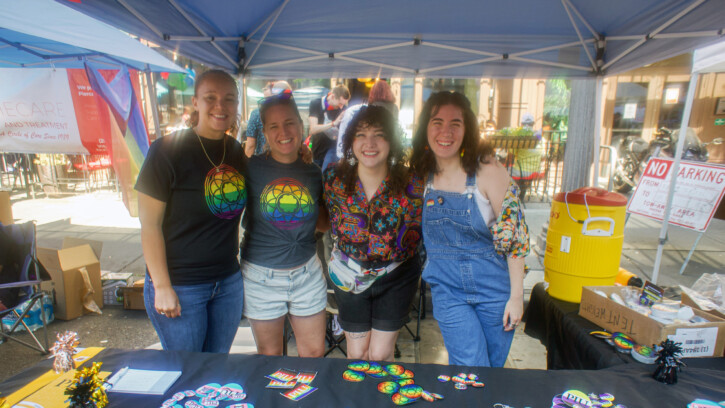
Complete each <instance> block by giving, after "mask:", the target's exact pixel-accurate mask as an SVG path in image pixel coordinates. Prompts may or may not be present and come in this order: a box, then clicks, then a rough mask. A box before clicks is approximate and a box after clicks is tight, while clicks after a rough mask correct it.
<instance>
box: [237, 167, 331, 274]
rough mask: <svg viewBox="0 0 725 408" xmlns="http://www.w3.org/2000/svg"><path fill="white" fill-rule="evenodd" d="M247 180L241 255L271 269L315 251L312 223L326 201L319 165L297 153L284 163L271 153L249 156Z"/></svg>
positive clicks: (296, 263)
mask: <svg viewBox="0 0 725 408" xmlns="http://www.w3.org/2000/svg"><path fill="white" fill-rule="evenodd" d="M247 180H248V183H247V186H248V187H247V188H248V191H249V205H248V206H247V211H246V212H245V213H244V225H245V231H244V232H245V237H244V250H243V251H242V258H243V259H244V260H245V261H248V262H251V263H253V264H255V265H260V266H264V267H267V268H275V269H285V268H294V267H296V266H300V265H303V264H305V262H307V261H308V260H309V259H310V258H312V256H313V255H314V254H315V250H316V245H315V227H316V226H317V216H318V214H319V207H320V205H321V204H323V203H324V201H322V174H321V173H320V168H319V167H317V166H316V165H315V164H311V163H310V164H305V163H303V162H302V160H301V159H297V161H296V162H294V163H290V164H285V163H280V162H278V161H276V160H274V159H273V158H272V157H271V155H270V156H268V155H259V156H252V158H250V159H249V168H248V178H247Z"/></svg>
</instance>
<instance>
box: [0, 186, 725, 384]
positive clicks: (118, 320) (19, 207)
mask: <svg viewBox="0 0 725 408" xmlns="http://www.w3.org/2000/svg"><path fill="white" fill-rule="evenodd" d="M13 200H14V204H13V212H14V218H15V220H16V222H24V221H28V220H36V221H37V230H38V245H39V246H45V247H55V248H59V247H60V245H61V242H62V240H63V238H64V237H66V236H72V237H77V238H87V239H93V240H98V241H102V242H103V244H104V246H103V253H102V256H101V268H102V269H103V270H109V271H114V272H132V273H134V274H135V275H137V276H138V277H142V276H143V273H144V263H143V257H142V254H141V244H140V236H139V223H138V219H136V218H132V217H130V216H128V213H127V211H126V210H125V208H124V207H123V204H122V202H121V200H120V197H119V196H118V194H116V193H113V192H107V191H104V192H96V193H92V194H85V195H76V196H69V197H65V198H54V199H44V198H41V199H35V200H28V199H25V198H24V196H22V195H15V196H13ZM549 207H550V204H549V203H547V202H543V203H527V208H526V210H525V213H526V217H527V221H528V224H529V226H530V230H531V234H532V238H533V239H532V242H535V237H536V235H538V234H539V233H540V232H541V230H542V226H543V225H544V224H545V223H546V222H547V221H548V218H549ZM659 229H660V226H659V224H658V223H656V222H653V221H650V220H647V219H644V218H642V217H637V216H633V217H632V218H631V219H630V220H629V221H628V223H627V226H626V229H625V244H624V249H623V255H622V266H623V267H625V268H627V269H629V270H631V271H633V272H635V273H637V274H639V275H640V276H643V277H650V276H651V272H652V271H651V270H652V264H653V262H654V254H655V253H656V249H657V236H658V234H659ZM672 231H673V232H672V233H671V234H670V238H671V240H670V242H669V243H668V244H667V246H666V248H665V249H666V250H665V256H664V257H663V262H662V269H661V272H660V283H662V284H665V285H676V284H679V283H683V284H690V283H692V282H693V281H694V280H695V279H697V277H699V276H700V275H701V274H702V273H704V272H709V273H711V272H720V271H721V270H722V269H723V265H725V258H724V256H725V255H723V252H722V248H724V247H725V221H719V220H714V221H713V224H712V225H711V226H710V229H709V230H708V232H707V233H706V234H705V236H704V237H703V239H702V241H701V242H700V245H699V246H698V250H697V251H696V252H695V255H694V256H693V260H692V261H691V262H690V265H689V266H688V268H687V270H686V271H685V274H684V275H682V276H680V275H679V274H678V271H679V269H680V266H681V265H682V260H683V259H684V257H685V256H686V255H687V251H688V250H689V248H690V247H691V245H692V243H693V242H694V239H695V236H696V234H693V233H690V232H689V231H685V230H682V229H680V228H673V230H672ZM527 264H528V265H529V267H530V268H531V272H530V273H529V275H528V276H527V278H526V281H525V288H526V295H527V296H528V294H529V292H530V289H531V288H532V287H533V285H534V284H535V283H537V282H540V281H543V279H544V273H543V266H542V264H541V263H540V260H539V259H538V258H537V257H536V256H535V255H534V254H533V253H532V255H531V256H530V257H529V258H527ZM428 316H429V317H428V318H427V319H425V320H423V322H422V325H421V338H422V339H421V341H420V342H414V341H413V340H412V337H411V336H410V335H409V334H408V333H407V332H405V331H403V332H402V333H401V336H400V340H399V342H398V345H399V347H400V351H401V358H400V360H401V361H403V362H421V363H438V364H445V363H446V362H447V354H446V351H445V347H444V345H443V341H442V338H441V335H440V332H439V330H438V327H437V324H436V322H435V320H434V319H433V318H432V315H431V314H430V313H429V314H428ZM246 326H248V325H247V324H246V322H242V325H241V326H240V330H239V332H238V335H237V340H236V341H235V347H234V349H233V352H253V351H254V343H253V339H252V338H251V334H250V330H249V328H248V327H246ZM411 327H412V328H413V329H415V323H412V325H411ZM65 330H73V331H76V332H78V334H79V337H80V339H81V345H82V346H84V347H88V346H103V347H115V348H126V349H133V348H147V347H158V338H157V336H156V334H155V332H154V330H153V328H152V327H151V324H150V323H149V321H148V318H147V317H146V314H145V312H143V311H133V310H124V309H123V308H121V307H118V306H107V307H105V308H104V309H103V315H85V316H83V317H80V318H77V319H74V320H71V321H59V320H56V321H54V322H53V323H51V324H50V325H49V333H50V335H51V336H52V337H54V336H55V333H57V332H63V331H65ZM295 353H296V350H295V348H294V340H292V342H291V347H290V354H291V355H295ZM545 353H546V350H545V349H544V348H543V346H541V344H540V343H539V342H538V341H537V340H534V339H532V338H530V337H528V336H526V335H525V334H524V333H523V331H522V330H521V328H519V330H518V331H517V333H516V336H515V339H514V345H513V346H512V349H511V353H510V355H509V359H508V362H507V366H509V367H515V368H538V369H545V368H546V355H545ZM333 356H334V357H340V358H342V357H343V356H342V354H341V353H339V352H335V353H333ZM43 358H45V357H44V356H42V355H40V354H39V353H37V352H35V351H32V350H30V349H27V348H25V347H22V346H19V345H17V344H16V343H12V342H6V343H4V344H0V361H1V362H2V364H0V366H1V367H2V368H3V369H2V370H0V381H2V380H3V379H5V378H8V377H10V376H11V375H13V374H15V373H17V372H19V371H21V370H22V369H24V368H26V367H28V366H30V365H33V364H35V363H36V362H38V361H40V360H41V359H43Z"/></svg>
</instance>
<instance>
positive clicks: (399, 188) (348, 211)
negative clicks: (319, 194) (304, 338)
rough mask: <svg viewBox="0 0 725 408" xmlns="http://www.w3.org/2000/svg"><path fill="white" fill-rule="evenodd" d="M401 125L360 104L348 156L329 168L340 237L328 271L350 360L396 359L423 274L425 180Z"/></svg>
mask: <svg viewBox="0 0 725 408" xmlns="http://www.w3.org/2000/svg"><path fill="white" fill-rule="evenodd" d="M397 130H398V129H397V122H396V120H395V118H394V117H393V115H392V114H391V113H390V111H389V110H387V109H386V108H383V107H379V106H372V105H371V106H363V107H361V108H359V109H358V112H357V113H356V114H355V116H353V118H352V120H351V122H350V126H349V127H348V129H347V131H346V133H345V134H344V143H343V152H344V156H343V157H344V160H340V161H339V162H338V163H337V164H333V165H332V166H331V167H330V168H329V169H327V170H326V171H325V173H324V187H325V202H326V204H327V209H328V212H329V213H330V223H331V230H332V234H333V235H334V239H335V246H334V250H333V252H332V258H331V260H330V263H329V274H330V280H331V281H332V282H333V283H334V284H335V287H334V290H335V299H336V300H337V305H338V310H339V311H340V315H339V316H340V324H341V326H342V328H343V330H344V331H345V338H346V340H347V357H348V358H354V359H364V360H385V361H392V360H393V352H394V350H395V341H396V339H397V338H398V332H399V331H400V328H401V327H403V325H404V324H405V323H407V322H408V320H409V311H410V310H409V308H410V304H411V302H412V300H413V297H414V296H415V292H416V289H417V287H418V280H419V278H420V271H421V265H420V258H419V256H418V246H419V244H420V238H421V225H420V222H421V212H422V207H423V184H422V182H421V180H420V178H418V177H416V176H415V175H414V174H413V173H412V172H411V171H410V170H409V169H408V167H407V166H406V165H405V164H404V163H403V147H402V144H401V141H400V137H399V134H398V132H397Z"/></svg>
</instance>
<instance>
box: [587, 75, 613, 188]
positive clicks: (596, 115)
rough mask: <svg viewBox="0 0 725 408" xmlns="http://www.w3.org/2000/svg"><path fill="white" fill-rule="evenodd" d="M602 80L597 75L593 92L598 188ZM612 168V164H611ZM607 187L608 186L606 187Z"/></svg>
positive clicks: (595, 168) (596, 183)
mask: <svg viewBox="0 0 725 408" xmlns="http://www.w3.org/2000/svg"><path fill="white" fill-rule="evenodd" d="M603 82H604V80H603V78H602V76H601V75H597V85H596V91H595V92H594V97H595V98H596V99H595V101H594V154H593V155H592V157H593V158H594V177H593V179H594V182H593V183H592V185H593V186H594V187H599V160H600V158H601V156H602V154H601V152H600V151H599V150H600V146H601V145H602V86H603ZM611 165H612V166H613V165H614V163H612V164H611ZM607 187H608V186H607Z"/></svg>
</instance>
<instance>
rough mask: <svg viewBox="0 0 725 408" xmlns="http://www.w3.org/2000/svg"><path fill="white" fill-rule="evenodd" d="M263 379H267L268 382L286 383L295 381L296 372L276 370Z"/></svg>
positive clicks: (282, 369) (284, 369)
mask: <svg viewBox="0 0 725 408" xmlns="http://www.w3.org/2000/svg"><path fill="white" fill-rule="evenodd" d="M265 377H267V378H269V379H270V380H279V381H284V382H288V381H292V380H295V379H296V378H297V372H296V371H292V370H288V369H286V368H280V369H279V370H277V371H275V372H273V373H272V374H270V375H267V376H265Z"/></svg>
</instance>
